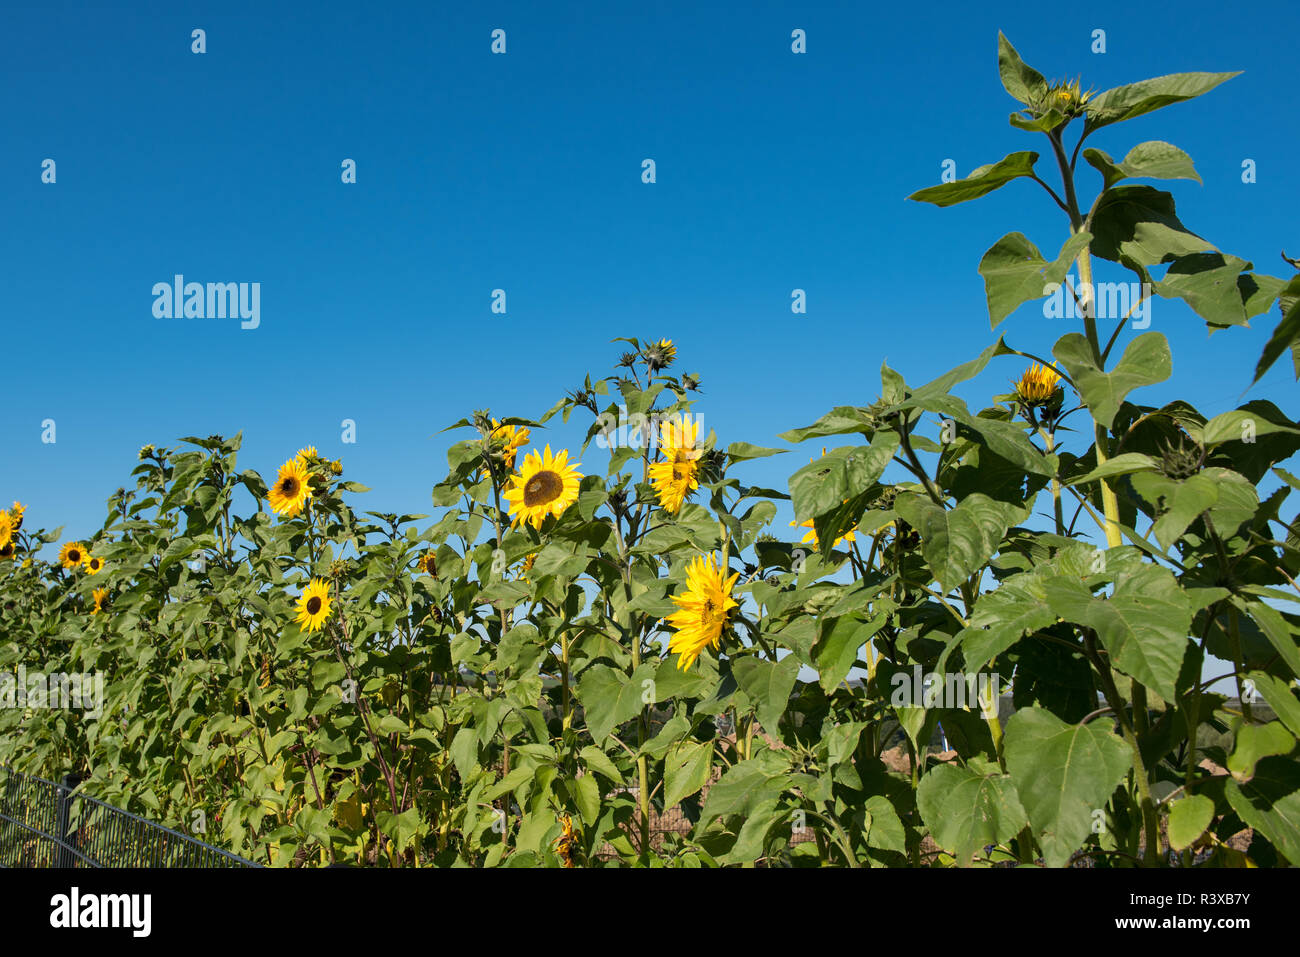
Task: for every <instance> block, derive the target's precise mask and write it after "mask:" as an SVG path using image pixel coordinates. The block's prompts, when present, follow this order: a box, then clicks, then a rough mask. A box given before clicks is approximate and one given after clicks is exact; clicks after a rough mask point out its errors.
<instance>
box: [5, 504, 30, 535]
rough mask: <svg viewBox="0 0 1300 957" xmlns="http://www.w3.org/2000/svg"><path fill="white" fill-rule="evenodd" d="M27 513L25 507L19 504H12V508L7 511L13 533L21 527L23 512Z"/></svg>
mask: <svg viewBox="0 0 1300 957" xmlns="http://www.w3.org/2000/svg"><path fill="white" fill-rule="evenodd" d="M25 511H27V506H25V505H23V504H22V503H21V502H14V507H13V508H11V509H10V510H9V518H10V520H11V521H12V522H13V526H14V531H15V532H16V531H18V529H20V528H22V527H23V512H25Z"/></svg>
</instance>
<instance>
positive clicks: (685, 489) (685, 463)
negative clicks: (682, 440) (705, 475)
mask: <svg viewBox="0 0 1300 957" xmlns="http://www.w3.org/2000/svg"><path fill="white" fill-rule="evenodd" d="M698 476H699V464H698V463H697V462H696V461H695V459H692V458H687V457H685V456H683V457H682V458H681V459H676V460H672V461H665V462H653V463H651V465H650V484H651V485H652V486H653V487H654V490H655V494H656V495H657V496H658V497H659V507H660V508H662V509H664V511H667V512H672V513H673V514H676V513H677V512H679V511H681V508H682V505H683V503H685V501H686V499H687V498H688V497H689V496H690V494H691V493H692V492H693V491H694V490H695V489H697V488H699V487H700V483H699V478H698Z"/></svg>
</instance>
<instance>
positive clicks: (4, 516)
mask: <svg viewBox="0 0 1300 957" xmlns="http://www.w3.org/2000/svg"><path fill="white" fill-rule="evenodd" d="M13 537H14V520H13V517H12V516H10V514H9V513H8V512H3V511H0V548H2V547H4V546H5V545H8V544H9V539H11V538H13Z"/></svg>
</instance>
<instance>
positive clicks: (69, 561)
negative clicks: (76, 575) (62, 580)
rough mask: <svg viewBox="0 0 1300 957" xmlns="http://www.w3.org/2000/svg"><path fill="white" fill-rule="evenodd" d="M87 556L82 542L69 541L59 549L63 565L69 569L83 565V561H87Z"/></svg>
mask: <svg viewBox="0 0 1300 957" xmlns="http://www.w3.org/2000/svg"><path fill="white" fill-rule="evenodd" d="M85 558H86V550H85V549H84V548H82V547H81V543H80V542H68V543H67V544H66V545H64V546H63V547H62V548H60V549H59V561H60V562H62V563H63V567H64V568H66V569H67V570H68V571H72V569H74V568H79V567H81V563H82V562H83V561H85Z"/></svg>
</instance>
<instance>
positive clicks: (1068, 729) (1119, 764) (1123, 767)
mask: <svg viewBox="0 0 1300 957" xmlns="http://www.w3.org/2000/svg"><path fill="white" fill-rule="evenodd" d="M1004 753H1005V756H1006V762H1007V771H1008V772H1009V773H1010V775H1011V780H1012V781H1013V782H1014V784H1015V787H1016V794H1017V795H1018V796H1019V798H1020V803H1021V806H1022V807H1023V808H1024V809H1025V812H1026V814H1027V815H1028V817H1029V822H1030V824H1031V825H1032V827H1033V829H1034V833H1035V836H1036V837H1037V838H1038V843H1039V846H1040V847H1042V849H1043V858H1044V860H1045V862H1046V863H1047V866H1048V867H1063V866H1064V865H1065V863H1066V862H1067V861H1068V860H1069V858H1070V855H1071V854H1072V853H1073V852H1074V851H1075V850H1076V849H1077V848H1078V847H1079V846H1080V845H1081V844H1082V843H1083V842H1084V840H1085V839H1086V838H1087V836H1088V835H1089V834H1090V833H1092V825H1093V821H1094V820H1095V818H1094V812H1096V811H1099V810H1101V809H1104V808H1105V806H1106V802H1107V801H1109V800H1110V796H1111V792H1112V791H1114V790H1115V788H1116V786H1117V785H1118V784H1119V783H1120V782H1121V781H1122V780H1123V779H1124V775H1125V774H1126V773H1127V771H1128V769H1129V767H1130V766H1131V765H1132V757H1133V756H1132V752H1131V751H1129V749H1128V747H1127V746H1126V745H1125V744H1124V742H1123V741H1121V740H1120V738H1119V737H1118V736H1117V735H1116V734H1114V733H1113V732H1112V731H1110V730H1109V727H1108V726H1106V725H1105V724H1103V723H1102V722H1096V721H1094V722H1091V723H1089V724H1083V725H1077V724H1076V725H1072V724H1066V723H1065V722H1064V721H1062V720H1060V719H1059V718H1057V717H1056V716H1055V715H1053V714H1051V713H1050V712H1048V711H1044V710H1043V709H1041V708H1024V709H1022V710H1020V711H1017V712H1016V713H1015V714H1014V715H1012V716H1011V719H1010V720H1009V721H1008V722H1007V728H1006V737H1005V738H1004Z"/></svg>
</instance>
